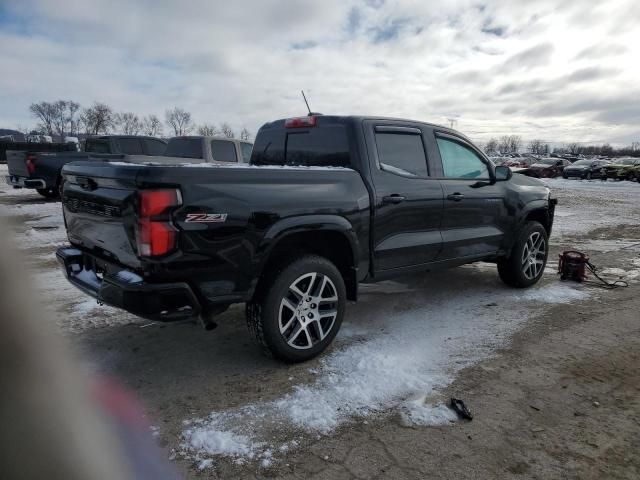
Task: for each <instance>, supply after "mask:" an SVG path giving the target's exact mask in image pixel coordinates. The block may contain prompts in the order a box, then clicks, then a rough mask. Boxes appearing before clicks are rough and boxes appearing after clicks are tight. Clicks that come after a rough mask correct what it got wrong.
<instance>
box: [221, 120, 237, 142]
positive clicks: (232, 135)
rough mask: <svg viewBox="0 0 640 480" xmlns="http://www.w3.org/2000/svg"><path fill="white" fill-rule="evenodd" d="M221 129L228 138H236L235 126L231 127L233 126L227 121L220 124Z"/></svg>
mask: <svg viewBox="0 0 640 480" xmlns="http://www.w3.org/2000/svg"><path fill="white" fill-rule="evenodd" d="M220 131H221V132H222V135H224V136H225V137H227V138H236V134H235V133H234V131H233V128H231V126H230V125H229V124H228V123H227V122H224V123H223V124H222V125H220Z"/></svg>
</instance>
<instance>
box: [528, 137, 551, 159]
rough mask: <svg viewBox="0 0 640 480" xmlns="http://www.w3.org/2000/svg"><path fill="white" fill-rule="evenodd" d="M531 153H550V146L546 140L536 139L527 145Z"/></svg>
mask: <svg viewBox="0 0 640 480" xmlns="http://www.w3.org/2000/svg"><path fill="white" fill-rule="evenodd" d="M527 149H528V150H529V153H532V154H533V155H544V154H545V153H549V146H548V145H547V144H546V143H545V142H544V140H539V139H534V140H531V141H530V142H529V146H528V147H527Z"/></svg>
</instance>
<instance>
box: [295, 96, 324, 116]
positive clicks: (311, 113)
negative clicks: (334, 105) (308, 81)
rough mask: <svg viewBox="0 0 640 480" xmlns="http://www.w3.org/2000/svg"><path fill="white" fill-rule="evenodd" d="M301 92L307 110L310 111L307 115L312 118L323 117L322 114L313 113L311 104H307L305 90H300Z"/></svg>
mask: <svg viewBox="0 0 640 480" xmlns="http://www.w3.org/2000/svg"><path fill="white" fill-rule="evenodd" d="M300 92H301V93H302V98H304V103H305V104H306V105H307V110H309V113H308V114H307V116H309V117H312V116H314V115H322V114H321V113H317V112H312V111H311V108H310V107H309V102H307V96H306V95H305V94H304V90H300Z"/></svg>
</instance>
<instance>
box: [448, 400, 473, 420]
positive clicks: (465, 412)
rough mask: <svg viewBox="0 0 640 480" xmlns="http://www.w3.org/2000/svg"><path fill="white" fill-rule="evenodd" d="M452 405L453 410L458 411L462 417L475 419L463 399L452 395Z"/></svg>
mask: <svg viewBox="0 0 640 480" xmlns="http://www.w3.org/2000/svg"><path fill="white" fill-rule="evenodd" d="M450 405H451V408H452V409H453V411H454V412H456V413H457V414H458V416H459V417H460V418H463V419H465V420H473V415H471V411H470V410H469V409H468V408H467V406H466V405H465V404H464V402H463V401H462V400H459V399H457V398H453V397H452V398H451V404H450Z"/></svg>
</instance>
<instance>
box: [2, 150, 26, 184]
mask: <svg viewBox="0 0 640 480" xmlns="http://www.w3.org/2000/svg"><path fill="white" fill-rule="evenodd" d="M26 158H27V152H21V151H18V150H8V151H7V167H8V169H9V175H15V176H17V177H28V176H29V170H27V163H26V161H25V160H26Z"/></svg>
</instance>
